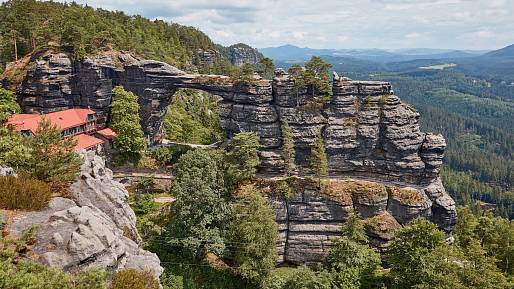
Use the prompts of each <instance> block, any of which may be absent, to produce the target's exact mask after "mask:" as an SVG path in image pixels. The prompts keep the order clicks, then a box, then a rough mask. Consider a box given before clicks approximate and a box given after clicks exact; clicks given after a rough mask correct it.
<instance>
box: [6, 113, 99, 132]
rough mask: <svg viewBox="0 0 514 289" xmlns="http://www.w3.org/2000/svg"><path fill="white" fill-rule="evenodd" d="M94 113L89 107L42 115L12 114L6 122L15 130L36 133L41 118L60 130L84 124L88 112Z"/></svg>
mask: <svg viewBox="0 0 514 289" xmlns="http://www.w3.org/2000/svg"><path fill="white" fill-rule="evenodd" d="M94 113H95V112H94V111H93V110H91V109H87V108H74V109H67V110H63V111H57V112H52V113H48V114H44V115H39V114H14V115H12V116H10V117H9V119H8V120H7V124H11V125H14V126H15V128H16V130H17V131H23V130H30V131H32V133H36V131H37V128H38V126H39V123H40V122H41V120H42V119H48V120H50V121H51V122H52V123H53V124H54V125H56V126H57V127H59V128H60V129H61V130H65V129H68V128H71V127H77V126H80V125H83V124H86V122H87V116H88V114H94Z"/></svg>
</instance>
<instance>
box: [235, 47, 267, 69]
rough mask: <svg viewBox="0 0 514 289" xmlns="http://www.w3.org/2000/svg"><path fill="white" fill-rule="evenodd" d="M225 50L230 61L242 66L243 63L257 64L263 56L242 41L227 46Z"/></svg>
mask: <svg viewBox="0 0 514 289" xmlns="http://www.w3.org/2000/svg"><path fill="white" fill-rule="evenodd" d="M227 50H228V58H229V59H230V62H232V64H234V65H235V66H239V67H241V66H243V65H244V64H245V63H249V64H258V63H259V62H260V61H261V60H262V59H263V58H264V56H263V55H262V54H261V53H260V52H259V50H257V49H255V48H252V47H250V46H248V45H246V44H243V43H239V44H235V45H232V46H229V47H228V48H227Z"/></svg>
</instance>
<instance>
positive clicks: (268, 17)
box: [62, 0, 514, 49]
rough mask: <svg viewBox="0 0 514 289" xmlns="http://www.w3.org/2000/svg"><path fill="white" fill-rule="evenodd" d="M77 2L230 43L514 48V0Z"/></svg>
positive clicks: (149, 0)
mask: <svg viewBox="0 0 514 289" xmlns="http://www.w3.org/2000/svg"><path fill="white" fill-rule="evenodd" d="M62 1H64V0H62ZM77 1H78V2H79V3H83V4H85V3H87V4H88V5H91V6H94V7H102V8H106V9H117V10H122V11H125V12H127V13H129V14H141V15H144V16H147V17H149V18H159V19H164V20H168V21H173V22H177V23H181V24H184V25H190V26H194V27H198V28H200V29H201V30H202V31H204V32H205V33H207V34H208V35H209V36H211V37H212V38H213V40H214V41H217V42H220V43H221V44H225V45H228V44H233V43H237V42H245V43H248V44H250V45H253V46H256V47H265V46H275V45H282V44H286V43H291V44H296V45H300V46H309V47H316V48H322V47H325V48H370V47H376V48H404V47H441V48H470V47H474V48H480V49H483V48H499V47H502V46H505V45H508V44H512V43H514V21H512V19H511V18H512V15H514V1H511V0H319V1H312V0H294V1H291V0H259V1H255V0H138V1H136V0H77ZM493 31H494V33H493ZM481 32H482V33H481ZM485 32H488V33H490V34H489V35H488V34H487V33H485ZM486 36H487V37H486ZM477 39H480V41H479V40H477ZM483 39H487V41H484V40H483Z"/></svg>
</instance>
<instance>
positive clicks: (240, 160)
mask: <svg viewBox="0 0 514 289" xmlns="http://www.w3.org/2000/svg"><path fill="white" fill-rule="evenodd" d="M260 147H261V145H260V143H259V135H257V133H255V132H241V133H238V134H236V135H235V136H234V138H233V139H232V141H231V143H230V147H229V151H228V153H227V155H226V160H227V164H228V170H229V172H228V174H229V175H230V178H231V181H232V183H233V184H237V183H241V182H243V181H247V180H250V179H252V178H253V177H255V174H256V173H257V167H258V166H259V165H260V163H261V161H260V159H259V153H258V150H259V148H260Z"/></svg>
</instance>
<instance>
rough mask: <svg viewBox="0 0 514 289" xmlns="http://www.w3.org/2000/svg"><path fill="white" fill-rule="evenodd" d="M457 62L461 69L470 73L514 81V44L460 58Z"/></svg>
mask: <svg viewBox="0 0 514 289" xmlns="http://www.w3.org/2000/svg"><path fill="white" fill-rule="evenodd" d="M457 64H458V65H459V67H458V69H459V70H460V71H463V72H465V73H468V74H472V75H477V76H482V77H488V78H495V79H500V80H506V81H509V82H511V81H512V82H514V45H510V46H507V47H505V48H502V49H498V50H494V51H491V52H488V53H486V54H484V55H480V56H477V57H472V58H467V59H460V60H459V61H457Z"/></svg>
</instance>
